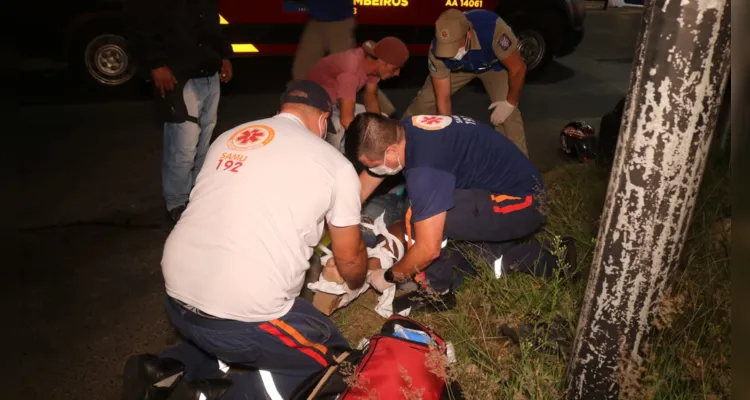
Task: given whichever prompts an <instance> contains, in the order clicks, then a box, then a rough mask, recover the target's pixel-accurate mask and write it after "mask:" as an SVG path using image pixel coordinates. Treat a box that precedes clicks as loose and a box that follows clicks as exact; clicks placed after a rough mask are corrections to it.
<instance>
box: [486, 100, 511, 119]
mask: <svg viewBox="0 0 750 400" xmlns="http://www.w3.org/2000/svg"><path fill="white" fill-rule="evenodd" d="M515 108H516V106H514V105H513V104H510V103H508V102H507V101H505V100H503V101H496V102H494V103H492V104H490V106H489V108H488V110H492V109H494V110H493V111H492V115H490V120H491V121H492V123H493V124H494V125H500V124H502V123H503V122H505V120H506V119H507V118H508V116H509V115H510V114H511V113H512V112H513V110H514V109H515Z"/></svg>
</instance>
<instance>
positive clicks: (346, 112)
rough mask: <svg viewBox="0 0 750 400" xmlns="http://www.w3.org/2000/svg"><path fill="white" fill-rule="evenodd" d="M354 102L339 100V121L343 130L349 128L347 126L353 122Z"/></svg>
mask: <svg viewBox="0 0 750 400" xmlns="http://www.w3.org/2000/svg"><path fill="white" fill-rule="evenodd" d="M354 104H355V103H354V100H344V99H340V100H339V112H340V113H341V114H340V116H339V121H340V122H341V126H342V127H344V130H346V129H348V128H349V124H351V123H352V121H354Z"/></svg>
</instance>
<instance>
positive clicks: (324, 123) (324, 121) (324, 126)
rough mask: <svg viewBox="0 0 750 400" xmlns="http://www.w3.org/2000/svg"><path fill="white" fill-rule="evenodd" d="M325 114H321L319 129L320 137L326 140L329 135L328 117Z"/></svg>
mask: <svg viewBox="0 0 750 400" xmlns="http://www.w3.org/2000/svg"><path fill="white" fill-rule="evenodd" d="M324 116H325V114H321V115H320V118H319V119H318V129H320V131H319V136H320V138H321V139H323V140H326V136H327V135H328V118H323V117H324Z"/></svg>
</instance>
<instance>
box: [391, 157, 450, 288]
mask: <svg viewBox="0 0 750 400" xmlns="http://www.w3.org/2000/svg"><path fill="white" fill-rule="evenodd" d="M406 187H407V189H408V190H409V198H410V200H411V208H412V214H411V223H413V224H414V232H413V236H412V238H413V244H412V246H411V247H410V248H409V249H408V250H407V251H406V254H405V255H404V257H403V258H402V259H401V260H400V261H399V262H397V263H396V264H395V265H394V266H393V274H394V278H395V279H397V280H403V279H406V278H407V277H409V276H412V275H414V274H416V273H418V272H420V271H422V270H423V269H425V268H426V267H427V266H428V265H430V263H431V262H432V261H433V260H435V259H436V258H437V257H439V256H440V250H441V243H442V242H443V232H444V231H445V218H446V214H447V211H448V210H450V209H451V208H453V207H454V206H455V197H454V195H455V191H456V177H455V175H453V174H451V173H450V172H447V171H446V170H443V169H437V168H424V167H423V168H413V169H411V170H410V171H409V176H408V178H407V182H406Z"/></svg>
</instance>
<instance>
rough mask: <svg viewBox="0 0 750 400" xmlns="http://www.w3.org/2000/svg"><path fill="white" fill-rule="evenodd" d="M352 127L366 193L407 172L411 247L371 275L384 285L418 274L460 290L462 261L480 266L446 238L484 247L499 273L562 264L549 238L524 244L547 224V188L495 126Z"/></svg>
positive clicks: (436, 122) (410, 121) (439, 121)
mask: <svg viewBox="0 0 750 400" xmlns="http://www.w3.org/2000/svg"><path fill="white" fill-rule="evenodd" d="M349 130H351V131H352V132H351V133H352V134H351V137H352V138H354V137H356V138H358V139H359V142H358V146H357V149H358V157H359V160H360V161H361V162H362V164H364V165H365V166H366V167H367V168H368V170H366V171H363V172H362V173H360V181H361V183H362V199H363V200H364V199H366V198H368V197H369V196H370V195H371V194H372V192H373V191H374V190H375V188H376V187H377V186H378V185H379V184H380V182H382V181H383V176H386V175H394V174H398V173H399V172H401V171H402V170H403V175H404V177H405V179H406V192H407V195H408V197H409V200H410V201H411V206H410V207H409V209H408V211H407V215H406V230H407V235H408V236H409V240H408V242H407V245H408V250H407V251H406V254H405V255H404V257H403V258H402V259H401V260H399V261H398V262H397V263H395V264H394V265H393V267H392V268H391V269H390V270H388V271H380V270H379V271H373V273H372V274H371V275H370V281H371V282H372V283H371V284H372V285H373V286H375V287H376V288H377V289H379V290H382V289H383V288H387V287H388V286H390V285H392V284H393V283H395V282H397V281H403V280H405V279H409V278H412V277H414V276H415V275H416V276H417V280H421V281H422V282H423V283H424V282H425V280H426V282H428V283H429V284H428V286H429V287H430V288H431V289H432V290H434V291H437V292H438V293H439V294H440V295H441V296H452V291H451V289H452V288H454V287H455V286H456V285H457V284H458V282H459V281H460V279H461V276H462V274H461V273H460V272H457V271H455V270H454V268H453V267H454V266H455V265H456V264H458V266H459V267H460V268H461V269H466V270H469V271H467V272H472V271H471V267H470V266H469V265H468V261H467V260H465V259H464V258H463V257H459V259H458V260H457V257H456V256H455V253H456V252H451V251H448V250H447V249H446V248H445V244H446V242H447V241H446V239H452V240H460V241H469V242H476V243H477V244H479V245H480V246H481V247H482V248H483V249H484V250H486V252H487V253H488V254H489V255H490V260H492V263H491V265H492V266H493V267H494V269H495V273H496V275H498V276H499V275H502V274H503V273H507V272H527V273H532V274H536V275H549V274H551V273H552V271H553V270H554V269H555V268H557V259H556V257H555V256H553V255H552V254H551V252H550V251H548V250H547V249H545V248H544V247H543V246H542V244H541V243H538V242H536V243H523V242H522V241H523V240H524V239H526V238H528V237H529V236H531V235H532V234H534V233H535V232H536V231H537V230H538V229H539V227H540V226H541V225H542V224H543V223H544V222H545V217H544V215H543V214H542V213H541V212H540V211H539V209H538V205H539V198H538V196H539V194H540V193H541V191H542V190H543V189H544V186H543V184H542V180H541V175H540V173H539V171H537V169H536V168H535V167H534V166H533V165H532V164H531V162H530V161H529V159H528V158H526V156H525V155H524V154H523V153H522V152H521V150H520V149H519V148H518V147H517V146H516V145H514V144H513V142H511V141H510V140H509V139H508V138H507V137H505V136H504V135H498V134H497V132H496V131H495V130H493V129H492V127H490V126H488V125H485V124H482V123H479V122H476V121H474V120H473V119H471V118H467V117H462V116H456V115H454V116H441V115H416V116H413V117H408V118H405V119H403V120H401V121H398V120H393V119H389V118H386V117H383V116H382V115H379V114H373V113H363V114H360V115H358V116H357V117H356V118H355V119H354V121H352V123H351V125H350V126H349ZM347 136H349V131H347ZM565 242H566V243H565V245H566V246H568V249H569V251H568V254H569V255H570V257H569V260H566V261H569V262H573V255H574V252H573V251H571V250H572V247H573V241H572V240H570V239H568V240H566V241H565ZM380 277H382V279H381V278H380ZM444 303H445V304H450V301H447V302H444ZM412 311H416V310H415V307H412Z"/></svg>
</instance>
